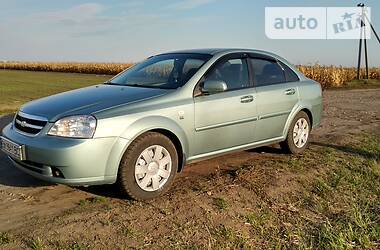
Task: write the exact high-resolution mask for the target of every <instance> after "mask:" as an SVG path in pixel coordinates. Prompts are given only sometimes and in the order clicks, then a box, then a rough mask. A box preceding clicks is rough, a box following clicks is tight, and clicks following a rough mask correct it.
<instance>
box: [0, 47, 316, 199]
mask: <svg viewBox="0 0 380 250" xmlns="http://www.w3.org/2000/svg"><path fill="white" fill-rule="evenodd" d="M321 114H322V91H321V87H320V84H318V83H317V82H315V81H313V80H311V79H308V78H306V77H305V76H304V75H302V74H301V73H300V72H299V71H297V69H295V68H294V67H293V66H292V65H291V64H289V63H288V62H287V61H286V60H285V59H283V58H281V57H279V56H277V55H274V54H272V53H269V52H264V51H258V50H247V49H198V50H186V51H177V52H171V53H165V54H160V55H156V56H152V57H150V58H148V59H147V60H145V61H143V62H142V63H139V64H137V65H135V66H134V67H132V68H130V69H128V70H126V71H124V72H122V73H120V74H119V75H117V76H115V77H114V78H112V79H111V80H110V81H108V82H106V83H104V84H100V85H95V86H91V87H87V88H82V89H78V90H73V91H69V92H65V93H61V94H57V95H53V96H49V97H46V98H42V99H39V100H35V101H32V102H29V103H27V104H25V105H24V106H22V107H21V108H20V110H19V111H18V113H17V114H16V116H15V118H14V120H13V122H12V123H11V124H9V125H8V126H6V127H5V128H4V129H3V136H2V137H1V148H2V150H3V151H4V152H5V153H7V154H8V156H9V159H10V160H11V161H12V163H13V164H14V165H15V166H16V167H18V168H20V169H22V170H23V171H25V172H26V173H28V174H30V175H33V176H35V177H37V178H40V179H43V180H46V181H50V182H55V183H63V184H70V185H95V184H111V183H117V185H118V186H119V187H120V190H121V192H122V193H123V194H126V195H128V196H129V197H131V198H134V199H137V200H147V199H152V198H155V197H157V196H158V195H160V194H161V193H163V192H165V191H166V190H167V189H168V188H169V186H170V184H171V183H172V182H173V179H174V176H175V174H176V173H177V172H179V171H181V170H182V169H183V168H184V166H185V165H186V164H188V163H191V162H194V161H198V160H203V159H206V158H210V157H214V156H217V155H221V154H226V153H230V152H233V151H238V150H246V149H250V148H254V147H259V146H263V145H268V144H274V143H280V144H281V147H282V148H283V149H284V150H285V151H287V152H290V153H302V152H303V151H304V150H305V148H306V147H307V145H308V141H309V137H310V131H311V129H312V128H315V127H316V126H318V125H319V124H320V121H321Z"/></svg>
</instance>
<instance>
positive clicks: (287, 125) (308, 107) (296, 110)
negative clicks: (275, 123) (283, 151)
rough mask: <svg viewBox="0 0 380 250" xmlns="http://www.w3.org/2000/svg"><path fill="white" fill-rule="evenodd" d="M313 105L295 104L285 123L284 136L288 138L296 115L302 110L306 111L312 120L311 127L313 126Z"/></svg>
mask: <svg viewBox="0 0 380 250" xmlns="http://www.w3.org/2000/svg"><path fill="white" fill-rule="evenodd" d="M311 110H312V109H311V105H307V104H302V103H300V104H299V105H297V106H295V107H294V108H293V110H292V111H291V112H290V115H289V117H288V120H287V121H286V123H285V127H284V131H283V138H284V139H285V138H286V135H287V134H288V131H289V128H290V124H292V121H293V119H294V117H295V116H296V115H297V114H298V113H299V112H301V111H303V112H305V113H306V114H307V116H308V117H309V120H310V127H311V128H313V113H312V112H311Z"/></svg>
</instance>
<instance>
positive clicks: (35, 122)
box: [14, 112, 47, 135]
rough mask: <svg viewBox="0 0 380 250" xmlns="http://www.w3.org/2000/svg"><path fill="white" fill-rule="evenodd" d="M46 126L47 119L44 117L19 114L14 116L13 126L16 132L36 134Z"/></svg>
mask: <svg viewBox="0 0 380 250" xmlns="http://www.w3.org/2000/svg"><path fill="white" fill-rule="evenodd" d="M46 124H47V119H46V118H44V117H39V116H34V115H28V114H25V113H22V112H19V113H18V114H17V115H16V118H15V122H14V126H15V128H16V129H17V130H19V131H21V132H23V133H27V134H30V135H36V134H38V133H39V132H40V131H41V130H42V129H43V128H44V127H45V125H46Z"/></svg>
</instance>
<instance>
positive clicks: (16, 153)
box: [0, 136, 25, 161]
mask: <svg viewBox="0 0 380 250" xmlns="http://www.w3.org/2000/svg"><path fill="white" fill-rule="evenodd" d="M0 140H1V144H0V145H1V150H3V151H4V152H5V153H6V154H8V155H10V156H12V157H14V158H16V159H18V160H20V161H23V160H25V147H24V145H18V144H17V143H15V142H13V141H10V140H8V139H6V138H4V137H2V136H0Z"/></svg>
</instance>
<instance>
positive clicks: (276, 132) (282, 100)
mask: <svg viewBox="0 0 380 250" xmlns="http://www.w3.org/2000/svg"><path fill="white" fill-rule="evenodd" d="M249 62H250V66H251V69H252V71H253V78H254V85H255V88H256V97H257V98H256V102H257V112H258V116H259V117H258V119H259V120H258V122H257V127H256V132H255V141H263V140H268V139H272V138H277V137H280V136H282V134H283V130H284V127H285V123H286V121H287V119H288V117H289V115H290V113H291V111H292V109H293V107H294V106H295V105H296V104H297V102H298V81H299V79H298V77H297V75H296V74H295V73H294V72H293V75H292V74H291V72H288V71H286V70H285V68H287V70H288V69H289V68H288V67H287V66H286V65H284V64H282V63H280V62H278V61H277V60H276V59H274V58H271V57H267V56H262V57H260V56H254V57H251V58H250V59H249Z"/></svg>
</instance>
